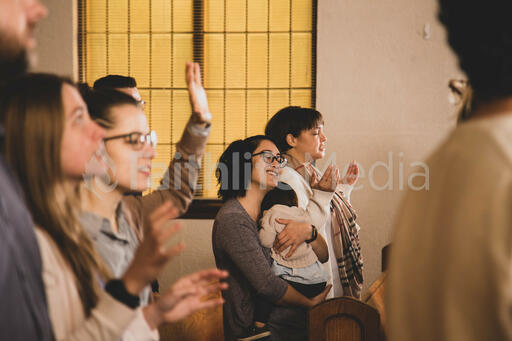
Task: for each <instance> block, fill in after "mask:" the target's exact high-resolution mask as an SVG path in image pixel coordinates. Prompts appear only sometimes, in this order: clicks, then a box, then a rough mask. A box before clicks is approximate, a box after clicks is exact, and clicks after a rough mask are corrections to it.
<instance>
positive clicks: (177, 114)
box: [172, 90, 192, 143]
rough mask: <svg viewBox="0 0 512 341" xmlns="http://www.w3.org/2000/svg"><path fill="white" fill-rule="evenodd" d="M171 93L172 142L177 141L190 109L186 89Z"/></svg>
mask: <svg viewBox="0 0 512 341" xmlns="http://www.w3.org/2000/svg"><path fill="white" fill-rule="evenodd" d="M172 93H173V94H172V143H177V142H178V141H179V140H180V138H181V135H182V134H183V129H185V126H186V124H187V122H188V119H189V117H190V114H191V112H192V110H191V109H190V104H189V100H188V91H186V90H174V91H173V92H172Z"/></svg>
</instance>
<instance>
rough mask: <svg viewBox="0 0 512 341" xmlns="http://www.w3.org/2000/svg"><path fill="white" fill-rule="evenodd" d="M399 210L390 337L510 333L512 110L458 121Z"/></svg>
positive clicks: (439, 338) (468, 340)
mask: <svg viewBox="0 0 512 341" xmlns="http://www.w3.org/2000/svg"><path fill="white" fill-rule="evenodd" d="M427 165H428V167H429V172H430V190H429V191H425V190H423V191H410V192H409V193H408V195H407V197H406V199H405V201H404V203H403V207H402V210H401V213H400V214H399V216H398V220H397V224H396V231H395V234H396V235H395V238H394V241H393V244H392V245H393V246H392V252H391V262H390V270H389V277H388V278H389V280H388V284H387V285H386V288H387V290H388V292H387V302H386V309H387V321H388V326H389V333H390V334H389V340H394V341H406V340H407V341H409V340H414V341H431V340H436V341H443V340H464V341H472V340H474V341H476V340H512V115H501V116H496V117H493V118H487V119H477V120H474V121H469V122H467V123H464V124H462V125H461V126H459V127H458V128H457V129H456V130H455V131H454V132H453V133H452V134H451V136H449V137H448V139H447V140H446V141H445V142H444V143H443V144H442V145H441V146H440V147H439V148H438V150H437V151H436V152H434V153H433V155H432V156H431V157H430V158H429V159H428V161H427Z"/></svg>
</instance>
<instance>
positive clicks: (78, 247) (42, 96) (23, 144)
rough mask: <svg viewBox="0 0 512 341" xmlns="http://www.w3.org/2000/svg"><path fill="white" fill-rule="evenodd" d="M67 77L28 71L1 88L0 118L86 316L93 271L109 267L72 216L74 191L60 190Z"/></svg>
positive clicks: (94, 286) (15, 164)
mask: <svg viewBox="0 0 512 341" xmlns="http://www.w3.org/2000/svg"><path fill="white" fill-rule="evenodd" d="M64 84H69V85H73V84H72V82H71V81H69V80H67V79H63V78H61V77H58V76H55V75H49V74H29V75H26V76H23V77H22V78H20V79H18V80H16V81H13V82H10V83H9V86H8V87H6V88H5V89H3V90H2V91H0V121H1V122H2V124H3V125H4V128H5V131H6V136H5V141H4V152H5V155H6V159H7V161H8V162H9V163H10V165H11V166H12V168H13V169H14V171H15V172H16V173H17V175H18V176H19V178H20V183H21V185H22V187H23V190H24V192H25V198H26V203H27V206H28V208H29V209H30V212H31V213H32V216H33V219H34V222H35V224H36V225H37V226H38V227H39V228H41V229H43V230H45V231H46V232H47V233H48V234H49V235H50V236H51V238H52V239H53V240H54V241H55V243H56V244H57V246H58V248H59V251H60V252H61V253H62V255H63V257H64V258H65V259H66V260H67V262H68V263H69V266H70V267H71V270H72V271H73V273H74V275H75V282H76V286H77V288H78V293H79V295H80V298H81V300H82V304H83V307H84V311H85V314H86V316H89V315H90V313H91V309H92V308H93V307H95V306H96V304H97V302H98V295H97V290H98V280H99V277H98V276H103V278H104V279H105V280H106V279H107V278H108V277H109V274H108V271H107V270H106V267H105V265H104V263H103V262H102V260H101V258H99V256H98V254H97V253H96V251H95V249H94V246H93V243H92V241H91V239H90V238H89V235H88V234H87V232H86V231H85V230H84V229H83V228H82V226H81V225H80V224H79V222H78V220H77V217H76V208H77V207H78V206H77V205H76V203H77V195H76V193H75V192H73V193H71V192H72V191H71V192H69V193H67V192H65V194H64V195H65V197H64V198H62V197H59V196H61V195H62V194H61V191H63V187H64V186H63V185H62V184H63V182H64V176H63V173H62V168H61V159H60V157H61V144H62V134H63V131H64V122H65V113H64V108H63V102H62V87H63V86H64Z"/></svg>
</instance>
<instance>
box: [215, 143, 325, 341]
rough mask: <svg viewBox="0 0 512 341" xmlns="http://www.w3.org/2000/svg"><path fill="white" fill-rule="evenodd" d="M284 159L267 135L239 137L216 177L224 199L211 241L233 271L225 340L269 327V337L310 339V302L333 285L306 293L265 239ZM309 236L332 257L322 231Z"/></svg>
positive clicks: (220, 262) (320, 252)
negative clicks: (263, 226)
mask: <svg viewBox="0 0 512 341" xmlns="http://www.w3.org/2000/svg"><path fill="white" fill-rule="evenodd" d="M285 165H286V160H285V159H284V158H283V156H282V155H281V154H280V153H279V150H278V149H277V147H276V145H275V143H274V142H273V141H272V140H271V139H270V138H268V137H266V136H253V137H249V138H247V139H245V140H238V141H235V142H233V143H231V144H230V145H229V146H228V148H227V149H226V150H225V151H224V153H223V154H222V155H221V157H220V159H219V165H218V171H217V179H218V182H219V184H220V189H219V196H220V197H221V198H222V200H223V201H224V205H223V207H222V208H221V210H220V211H219V213H218V214H217V217H216V218H215V223H214V227H213V231H212V244H213V252H214V255H215V261H216V264H217V266H218V267H219V268H221V269H225V270H228V271H229V273H230V277H229V278H228V280H227V282H228V284H229V288H230V289H229V291H226V292H223V297H224V299H225V301H226V303H225V305H224V307H223V310H224V335H225V338H226V340H257V339H259V338H261V337H265V336H268V335H269V332H270V334H271V335H270V340H305V339H306V336H307V334H306V329H305V324H306V308H309V307H312V306H314V305H316V304H318V303H320V302H321V301H323V300H324V299H325V297H326V295H327V293H328V291H329V290H330V286H327V287H326V288H325V289H323V290H322V291H321V292H320V293H319V294H317V295H316V296H312V297H306V296H304V295H303V294H301V293H300V292H299V291H298V290H297V289H296V288H294V286H293V285H291V284H290V283H289V282H287V281H286V280H285V279H283V278H282V277H279V276H278V275H276V274H275V273H274V272H273V269H272V268H271V264H272V263H273V262H272V258H271V254H270V250H269V249H267V248H265V247H263V246H262V244H261V241H260V238H259V235H258V221H259V219H260V218H261V213H262V212H261V204H262V202H263V199H264V197H265V195H266V194H267V193H268V192H269V191H271V190H272V189H273V188H275V187H276V186H277V185H278V177H279V173H280V172H281V170H282V169H283V167H284V166H285ZM334 173H335V172H331V177H332V175H333V174H334ZM331 177H325V178H322V180H321V182H322V183H330V182H332V179H331ZM314 200H315V199H313V201H314ZM286 223H287V224H288V226H291V227H292V228H295V229H299V228H297V226H300V228H301V229H302V230H306V229H307V227H309V230H310V231H311V230H312V228H311V226H310V225H309V224H308V223H307V222H294V221H286ZM306 226H307V227H306ZM304 240H307V242H308V244H309V245H310V246H311V248H312V249H313V250H314V252H315V254H316V257H318V259H319V260H320V261H324V262H325V261H326V260H327V252H328V251H327V246H326V244H325V241H324V240H323V238H322V237H321V236H320V235H318V234H312V233H311V232H310V234H309V236H307V238H304ZM261 300H266V301H268V302H271V303H272V304H274V305H275V306H273V307H272V311H271V313H270V317H269V318H268V324H267V325H266V326H265V328H261V329H260V328H255V327H262V325H261V324H259V325H258V324H255V321H257V318H256V316H255V315H256V314H257V311H255V310H257V308H256V303H257V302H258V301H261ZM263 322H267V321H263Z"/></svg>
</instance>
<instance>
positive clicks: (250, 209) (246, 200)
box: [238, 183, 266, 222]
mask: <svg viewBox="0 0 512 341" xmlns="http://www.w3.org/2000/svg"><path fill="white" fill-rule="evenodd" d="M265 193H266V192H265V191H264V190H263V189H261V188H259V185H258V184H254V183H251V186H250V187H249V188H248V189H247V191H246V192H245V196H244V197H239V198H238V202H240V205H242V207H243V208H244V209H245V210H246V211H247V214H249V216H250V217H251V218H252V220H254V221H255V222H258V218H259V216H260V206H261V202H262V201H263V197H264V196H265Z"/></svg>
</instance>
